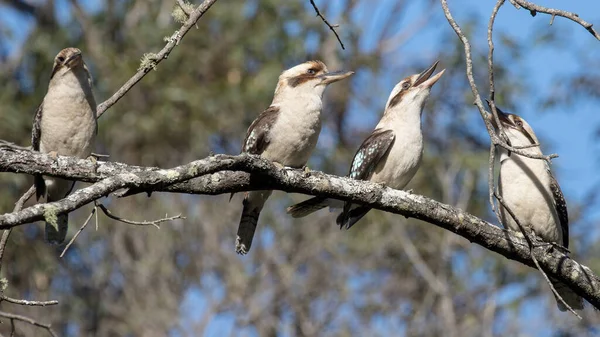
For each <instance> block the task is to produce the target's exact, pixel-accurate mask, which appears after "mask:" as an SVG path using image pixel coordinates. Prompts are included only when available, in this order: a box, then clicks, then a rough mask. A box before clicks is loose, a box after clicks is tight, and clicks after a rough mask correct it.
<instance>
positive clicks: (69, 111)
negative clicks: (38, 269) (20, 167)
mask: <svg viewBox="0 0 600 337" xmlns="http://www.w3.org/2000/svg"><path fill="white" fill-rule="evenodd" d="M97 132H98V124H97V123H96V102H95V100H94V95H93V93H92V78H91V76H90V73H89V71H88V69H87V67H86V65H85V63H84V62H83V58H82V56H81V51H80V50H79V49H77V48H66V49H63V50H61V51H60V52H59V53H58V55H56V58H55V59H54V67H53V68H52V74H51V75H50V84H49V85H48V92H47V93H46V96H45V97H44V100H43V101H42V104H41V105H40V106H39V108H38V109H37V112H36V114H35V117H34V120H33V131H32V136H31V143H32V147H33V150H34V151H40V152H43V153H50V154H52V155H53V156H56V155H64V156H73V157H78V158H87V157H88V156H90V154H91V153H92V150H93V147H94V142H95V139H96V133H97ZM34 184H35V188H36V195H37V198H38V200H39V198H40V197H41V196H46V200H47V201H48V202H52V201H57V200H60V199H62V198H64V197H66V196H67V195H68V194H69V193H70V192H71V190H72V189H73V185H75V182H74V181H69V180H64V179H59V178H53V177H42V176H36V177H35V178H34ZM67 229H68V214H58V215H57V218H56V222H54V221H51V222H46V240H47V241H48V242H50V243H53V244H60V243H62V242H63V241H64V240H65V237H66V235H67Z"/></svg>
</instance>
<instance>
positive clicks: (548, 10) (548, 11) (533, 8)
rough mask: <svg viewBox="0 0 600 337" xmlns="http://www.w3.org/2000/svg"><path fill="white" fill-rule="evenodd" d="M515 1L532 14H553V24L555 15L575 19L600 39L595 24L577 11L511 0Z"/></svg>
mask: <svg viewBox="0 0 600 337" xmlns="http://www.w3.org/2000/svg"><path fill="white" fill-rule="evenodd" d="M513 1H514V2H515V3H517V4H518V5H520V6H521V7H523V8H525V9H528V10H529V11H530V12H531V13H532V15H534V13H536V12H539V13H544V14H550V15H552V21H550V24H552V22H553V21H554V17H555V16H562V17H563V18H567V19H569V20H571V21H574V22H576V23H578V24H580V25H581V26H582V27H583V28H585V29H586V30H587V31H588V32H589V33H590V34H592V35H593V36H594V37H595V38H596V39H597V40H600V34H599V33H598V32H597V31H595V30H594V28H593V24H591V23H589V22H587V21H585V20H583V19H582V18H580V17H579V15H577V14H575V13H571V12H567V11H563V10H560V9H553V8H547V7H543V6H538V5H536V4H534V3H531V2H529V1H525V0H511V2H513Z"/></svg>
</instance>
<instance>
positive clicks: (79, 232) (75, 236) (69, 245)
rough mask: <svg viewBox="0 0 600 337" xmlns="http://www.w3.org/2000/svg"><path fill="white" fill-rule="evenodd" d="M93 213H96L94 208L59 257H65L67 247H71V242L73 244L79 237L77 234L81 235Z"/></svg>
mask: <svg viewBox="0 0 600 337" xmlns="http://www.w3.org/2000/svg"><path fill="white" fill-rule="evenodd" d="M94 213H96V216H98V215H97V212H96V206H94V209H92V212H91V213H90V215H88V217H87V219H85V221H84V222H83V225H82V226H81V228H79V230H78V231H77V233H75V235H73V238H72V239H71V240H70V241H69V243H67V245H66V246H65V249H63V251H62V253H60V257H63V256H65V253H66V252H67V250H68V249H69V247H71V245H72V244H73V242H75V239H77V237H78V236H79V234H81V232H83V229H84V228H85V227H86V226H87V225H88V223H89V222H90V220H91V219H92V216H93V215H94ZM97 219H98V218H96V222H98V220H97Z"/></svg>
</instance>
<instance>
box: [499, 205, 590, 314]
mask: <svg viewBox="0 0 600 337" xmlns="http://www.w3.org/2000/svg"><path fill="white" fill-rule="evenodd" d="M494 196H495V197H496V199H497V200H498V202H499V203H500V205H501V206H502V208H504V209H505V210H506V211H507V212H508V214H510V217H511V218H512V219H513V220H514V222H515V223H516V224H517V226H518V227H519V230H520V231H521V233H522V234H523V236H524V237H525V241H527V244H528V245H529V249H530V251H531V254H530V255H531V259H532V260H533V263H535V266H536V267H537V269H538V270H539V271H540V273H542V275H543V276H544V279H545V280H546V283H548V285H549V286H550V289H551V290H552V293H554V295H555V296H556V298H558V299H559V300H560V301H561V302H562V304H564V305H565V307H567V309H568V310H569V311H570V312H571V313H573V315H575V316H576V317H577V318H579V319H582V318H581V316H579V314H578V313H577V312H576V311H575V310H573V308H571V306H570V305H568V304H567V302H566V301H565V300H564V299H563V298H562V296H560V294H559V293H558V291H556V289H555V288H554V285H553V284H552V282H551V281H550V278H549V277H548V275H546V273H545V272H544V270H543V269H542V267H541V266H540V263H539V262H538V260H537V258H536V257H535V255H534V254H533V248H534V245H533V240H532V239H531V237H530V236H529V233H528V232H527V231H526V230H525V227H523V225H522V224H521V222H520V221H519V219H517V216H516V215H515V213H513V211H512V210H511V209H510V207H508V205H507V204H506V203H505V202H504V199H503V198H502V197H501V196H500V195H499V194H498V193H494Z"/></svg>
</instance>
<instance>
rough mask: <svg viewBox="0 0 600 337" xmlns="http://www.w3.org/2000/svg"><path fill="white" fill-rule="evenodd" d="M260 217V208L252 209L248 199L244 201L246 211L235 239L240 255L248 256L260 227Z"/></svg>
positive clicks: (237, 251) (236, 250)
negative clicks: (258, 226)
mask: <svg viewBox="0 0 600 337" xmlns="http://www.w3.org/2000/svg"><path fill="white" fill-rule="evenodd" d="M259 216H260V208H254V207H251V205H250V203H249V202H248V198H245V199H244V209H243V210H242V217H241V219H240V225H239V226H238V231H237V238H236V239H235V252H236V253H238V254H240V255H246V254H247V253H248V251H249V250H250V247H251V246H252V239H253V238H254V232H255V231H256V226H257V225H258V217H259Z"/></svg>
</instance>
